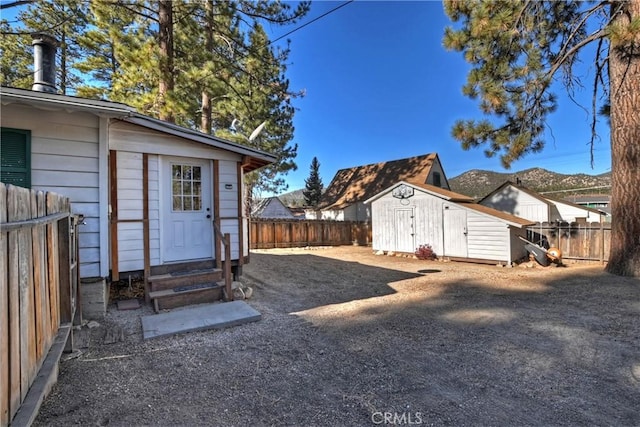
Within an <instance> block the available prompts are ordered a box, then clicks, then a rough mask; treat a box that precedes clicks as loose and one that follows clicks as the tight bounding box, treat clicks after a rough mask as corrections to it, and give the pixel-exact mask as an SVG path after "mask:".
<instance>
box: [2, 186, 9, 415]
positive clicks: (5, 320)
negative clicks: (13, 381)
mask: <svg viewBox="0 0 640 427" xmlns="http://www.w3.org/2000/svg"><path fill="white" fill-rule="evenodd" d="M6 222H7V194H6V187H5V185H4V184H3V183H1V182H0V223H6ZM7 243H8V242H7V236H6V235H5V233H0V425H3V426H4V425H7V424H9V419H10V418H9V396H10V383H9V272H8V270H7V264H8V262H9V252H8V247H7Z"/></svg>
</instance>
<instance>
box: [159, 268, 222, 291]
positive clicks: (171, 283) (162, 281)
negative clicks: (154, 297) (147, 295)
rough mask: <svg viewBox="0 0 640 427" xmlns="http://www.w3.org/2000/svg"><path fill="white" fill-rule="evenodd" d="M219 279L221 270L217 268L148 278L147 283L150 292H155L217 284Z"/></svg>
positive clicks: (177, 272)
mask: <svg viewBox="0 0 640 427" xmlns="http://www.w3.org/2000/svg"><path fill="white" fill-rule="evenodd" d="M221 279H222V270H220V269H218V268H205V269H201V270H186V271H176V272H173V273H167V274H160V275H155V276H150V277H149V283H150V284H151V291H152V292H156V291H162V290H165V289H173V288H176V287H180V286H189V285H195V284H198V283H206V282H217V281H219V280H221Z"/></svg>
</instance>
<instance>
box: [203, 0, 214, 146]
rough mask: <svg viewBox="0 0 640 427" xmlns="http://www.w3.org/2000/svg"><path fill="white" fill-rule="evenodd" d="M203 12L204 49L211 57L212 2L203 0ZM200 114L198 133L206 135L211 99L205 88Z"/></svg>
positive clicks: (209, 126) (208, 126) (209, 130)
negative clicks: (204, 11)
mask: <svg viewBox="0 0 640 427" xmlns="http://www.w3.org/2000/svg"><path fill="white" fill-rule="evenodd" d="M204 7H205V10H206V12H207V15H206V16H205V21H206V22H205V32H206V34H205V37H206V42H205V49H206V50H207V55H211V54H212V52H213V0H205V6H204ZM201 111H202V112H201V113H200V132H204V133H206V134H210V133H211V97H210V96H209V92H208V91H207V89H206V88H205V89H204V90H203V91H202V102H201Z"/></svg>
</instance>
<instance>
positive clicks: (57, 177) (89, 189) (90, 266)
mask: <svg viewBox="0 0 640 427" xmlns="http://www.w3.org/2000/svg"><path fill="white" fill-rule="evenodd" d="M2 126H5V127H12V128H16V129H25V130H30V131H31V151H32V156H31V161H32V164H31V182H32V188H33V189H34V190H40V191H53V192H55V193H58V194H61V195H64V196H66V197H69V199H70V200H71V209H72V212H74V213H78V214H83V215H85V217H86V219H85V222H86V224H85V225H81V226H80V234H79V236H78V238H79V241H80V244H79V249H80V260H79V261H80V275H81V276H82V277H88V276H97V275H99V274H100V263H99V261H100V257H99V248H98V246H99V244H96V237H97V236H99V233H100V226H99V224H100V222H99V220H98V212H99V207H98V203H99V189H98V127H99V120H98V118H97V117H96V116H94V115H92V114H88V113H79V112H74V113H67V112H65V111H46V110H39V109H34V108H32V107H29V106H25V105H15V104H11V105H5V106H3V107H2ZM98 241H99V237H98Z"/></svg>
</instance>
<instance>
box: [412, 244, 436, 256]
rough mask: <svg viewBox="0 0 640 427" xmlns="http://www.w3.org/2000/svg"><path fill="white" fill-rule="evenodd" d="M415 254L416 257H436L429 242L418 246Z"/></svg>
mask: <svg viewBox="0 0 640 427" xmlns="http://www.w3.org/2000/svg"><path fill="white" fill-rule="evenodd" d="M415 254H416V257H417V258H418V259H436V253H435V252H434V251H433V248H432V247H431V245H429V244H426V245H420V246H418V249H416V251H415Z"/></svg>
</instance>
